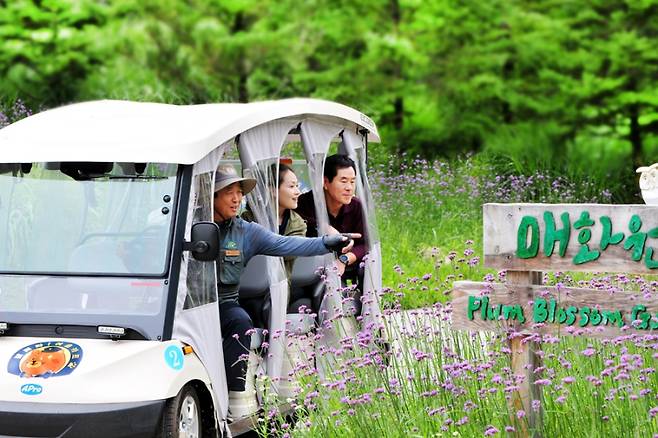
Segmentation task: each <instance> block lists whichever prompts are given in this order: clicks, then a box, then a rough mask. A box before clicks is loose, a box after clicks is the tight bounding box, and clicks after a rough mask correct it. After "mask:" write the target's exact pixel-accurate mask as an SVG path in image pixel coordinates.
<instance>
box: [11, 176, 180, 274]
mask: <svg viewBox="0 0 658 438" xmlns="http://www.w3.org/2000/svg"><path fill="white" fill-rule="evenodd" d="M176 170H177V166H176V165H170V164H148V165H144V164H141V165H140V164H133V163H33V164H27V165H26V164H22V165H6V164H5V165H0V273H4V274H46V275H48V274H56V275H57V274H60V275H90V274H91V275H99V274H102V275H107V274H109V275H116V276H126V277H139V276H162V275H164V274H165V273H166V271H167V253H168V248H169V246H170V240H171V239H170V236H171V224H172V217H173V216H174V214H173V210H174V208H173V205H174V195H175V191H176Z"/></svg>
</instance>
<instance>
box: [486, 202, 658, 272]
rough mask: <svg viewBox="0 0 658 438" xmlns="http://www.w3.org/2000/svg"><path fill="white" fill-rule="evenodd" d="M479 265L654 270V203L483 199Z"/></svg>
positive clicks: (657, 257) (657, 224)
mask: <svg viewBox="0 0 658 438" xmlns="http://www.w3.org/2000/svg"><path fill="white" fill-rule="evenodd" d="M483 210H484V264H485V266H488V267H492V268H497V269H509V270H516V271H588V272H626V273H642V274H651V273H654V274H658V254H656V252H658V206H646V205H604V204H485V205H484V207H483Z"/></svg>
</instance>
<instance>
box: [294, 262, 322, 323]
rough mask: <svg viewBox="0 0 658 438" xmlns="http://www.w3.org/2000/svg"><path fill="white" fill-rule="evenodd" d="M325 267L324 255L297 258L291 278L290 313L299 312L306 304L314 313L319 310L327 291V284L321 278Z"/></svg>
mask: <svg viewBox="0 0 658 438" xmlns="http://www.w3.org/2000/svg"><path fill="white" fill-rule="evenodd" d="M323 269H324V257H323V256H313V257H298V258H297V259H295V264H294V266H293V269H292V278H291V279H290V305H289V306H288V313H298V312H299V308H300V307H301V306H306V307H307V308H309V309H311V311H313V312H314V313H317V312H318V311H319V309H320V304H322V298H323V297H324V291H325V284H324V281H323V280H322V278H321V273H322V271H323Z"/></svg>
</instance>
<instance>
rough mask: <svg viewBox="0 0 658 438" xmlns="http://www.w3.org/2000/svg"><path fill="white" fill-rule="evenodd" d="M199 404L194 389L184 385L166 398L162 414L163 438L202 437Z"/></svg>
mask: <svg viewBox="0 0 658 438" xmlns="http://www.w3.org/2000/svg"><path fill="white" fill-rule="evenodd" d="M202 424H203V419H202V418H201V405H200V404H199V397H198V396H197V393H196V391H195V389H194V388H193V387H192V386H191V385H185V386H183V388H182V389H181V390H180V392H179V393H178V395H177V396H176V397H174V398H171V399H169V400H167V404H166V405H165V408H164V412H163V414H162V433H161V436H162V437H163V438H202V437H203V434H202V433H203V431H202Z"/></svg>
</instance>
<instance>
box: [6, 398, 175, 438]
mask: <svg viewBox="0 0 658 438" xmlns="http://www.w3.org/2000/svg"><path fill="white" fill-rule="evenodd" d="M164 404H165V400H156V401H147V402H135V403H107V404H49V403H18V402H2V401H0V437H2V438H4V437H30V438H55V437H57V438H77V437H85V438H87V437H94V438H101V437H108V438H109V437H113V438H142V437H143V438H147V437H149V438H150V437H153V436H155V435H156V432H157V429H158V427H159V425H160V419H161V418H162V410H163V408H164Z"/></svg>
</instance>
